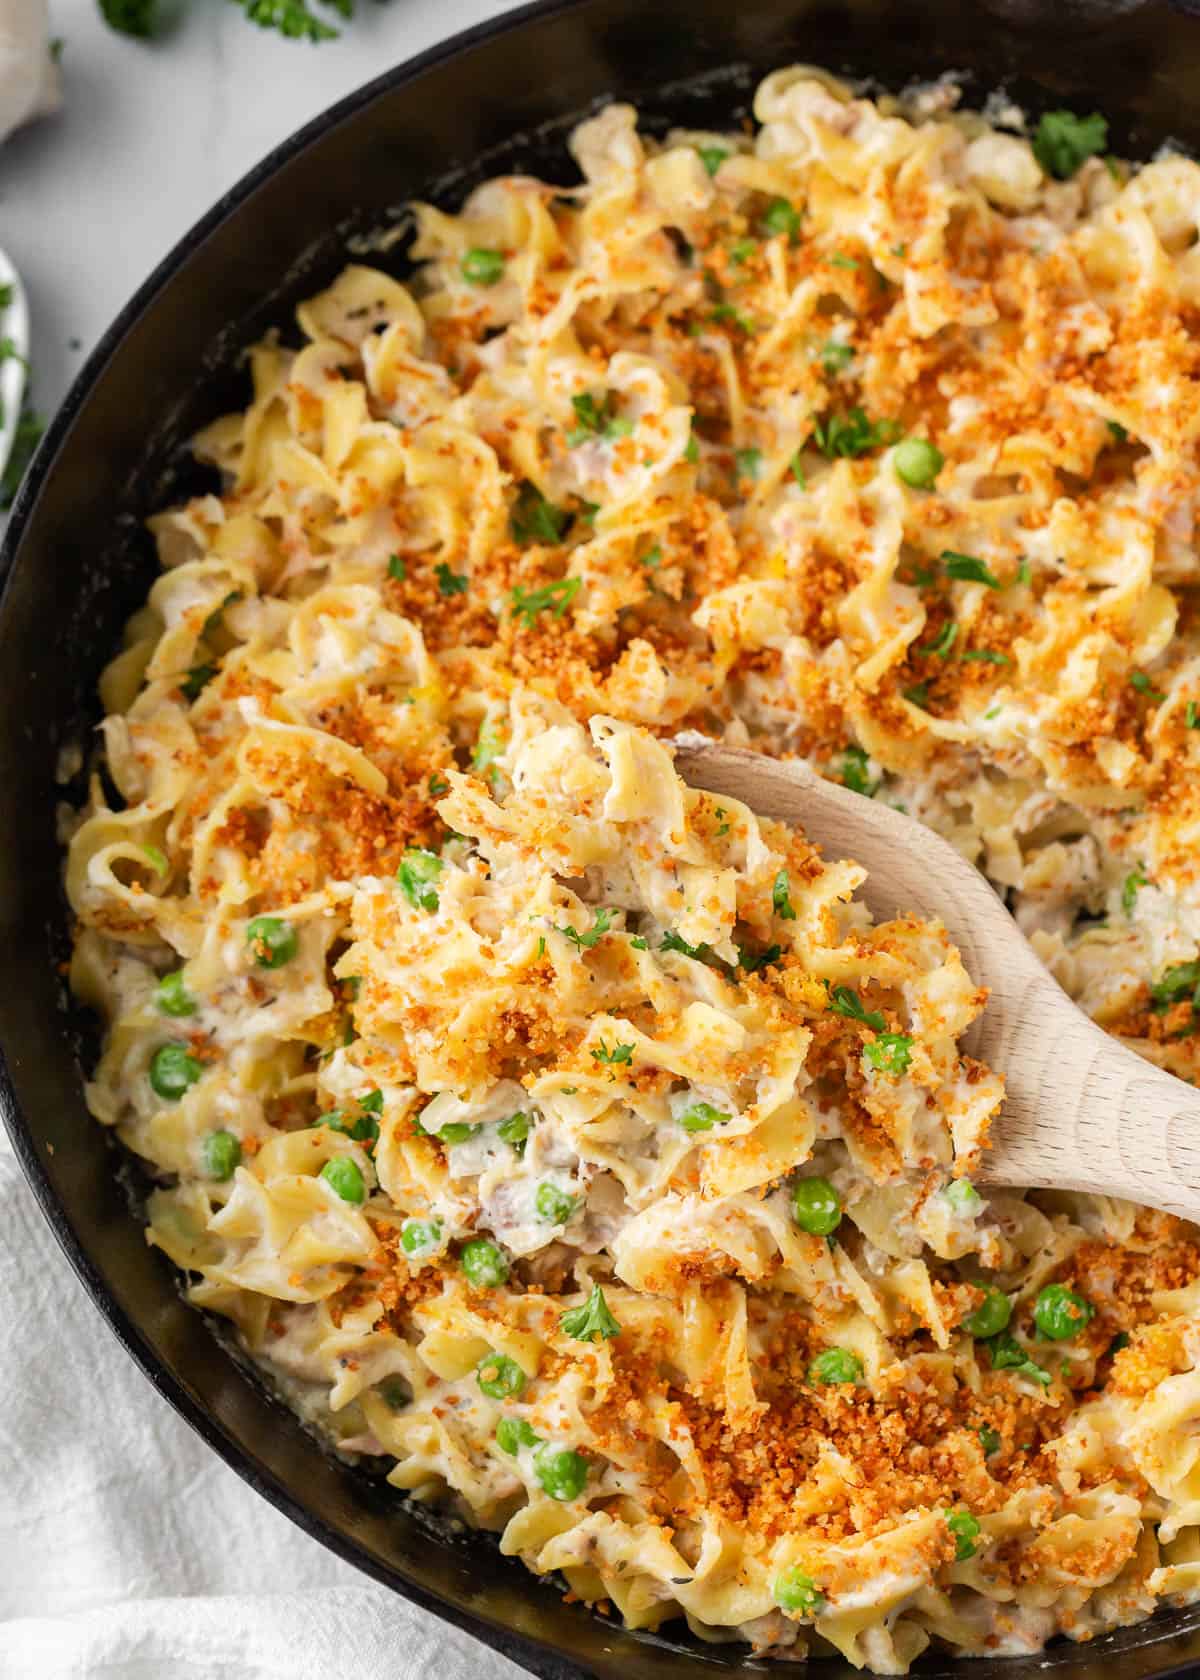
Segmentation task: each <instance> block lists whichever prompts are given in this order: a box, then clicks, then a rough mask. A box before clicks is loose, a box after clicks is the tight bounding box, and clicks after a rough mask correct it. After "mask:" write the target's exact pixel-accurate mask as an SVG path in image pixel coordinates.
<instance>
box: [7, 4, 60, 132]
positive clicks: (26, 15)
mask: <svg viewBox="0 0 1200 1680" xmlns="http://www.w3.org/2000/svg"><path fill="white" fill-rule="evenodd" d="M48 29H49V14H48V11H47V0H0V140H4V139H7V137H8V136H9V135H10V134H11V133H12V131H13V129H14V128H19V127H20V126H21V124H22V123H23V122H28V121H29V119H30V118H31V117H39V116H41V115H42V114H43V113H44V112H47V111H55V110H57V109H58V105H59V99H60V90H59V75H58V66H57V65H56V64H55V63H54V61H53V59H52V58H51V56H50V49H49V45H48V41H47V33H48Z"/></svg>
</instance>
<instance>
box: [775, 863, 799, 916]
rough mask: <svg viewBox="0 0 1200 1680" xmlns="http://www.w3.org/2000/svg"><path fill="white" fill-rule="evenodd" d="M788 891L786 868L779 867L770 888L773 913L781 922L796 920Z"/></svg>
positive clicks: (789, 889)
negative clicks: (773, 883)
mask: <svg viewBox="0 0 1200 1680" xmlns="http://www.w3.org/2000/svg"><path fill="white" fill-rule="evenodd" d="M790 891H791V888H790V884H789V882H788V877H787V870H786V869H781V870H780V871H779V873H778V875H776V877H775V885H774V886H773V887H772V888H771V905H772V908H773V909H774V911H775V914H776V915H777V916H778V917H779V919H780V921H783V922H794V921H795V920H796V910H795V906H794V905H793V904H792V900H791V897H790Z"/></svg>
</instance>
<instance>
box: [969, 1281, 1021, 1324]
mask: <svg viewBox="0 0 1200 1680" xmlns="http://www.w3.org/2000/svg"><path fill="white" fill-rule="evenodd" d="M1011 1317H1012V1302H1011V1301H1010V1300H1009V1298H1008V1296H1007V1295H1006V1294H1005V1293H1004V1291H1003V1289H993V1288H992V1287H991V1286H990V1285H989V1286H988V1288H987V1289H986V1290H985V1291H984V1296H983V1300H982V1301H980V1303H979V1305H978V1306H977V1307H976V1308H975V1311H974V1312H973V1313H971V1314H969V1315H968V1317H966V1318H964V1319H963V1329H964V1330H966V1331H968V1332H969V1333H970V1334H971V1335H972V1336H998V1335H999V1334H1000V1332H1001V1330H1007V1328H1008V1321H1009V1319H1010V1318H1011Z"/></svg>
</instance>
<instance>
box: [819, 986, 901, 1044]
mask: <svg viewBox="0 0 1200 1680" xmlns="http://www.w3.org/2000/svg"><path fill="white" fill-rule="evenodd" d="M829 1008H830V1009H831V1010H832V1011H833V1013H834V1014H835V1015H844V1016H845V1017H846V1019H847V1020H848V1021H861V1022H862V1024H863V1026H864V1027H870V1028H871V1030H872V1032H877V1033H882V1032H884V1031H886V1029H887V1022H886V1021H885V1020H884V1018H883V1016H882V1015H881V1014H880V1013H879V1011H878V1010H875V1009H872V1010H868V1009H866V1008H864V1007H863V1001H862V999H861V998H860V997H859V995H858V993H857V992H856V991H855V990H854V988H853V986H831V987H830V988H829Z"/></svg>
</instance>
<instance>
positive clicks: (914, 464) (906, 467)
mask: <svg viewBox="0 0 1200 1680" xmlns="http://www.w3.org/2000/svg"><path fill="white" fill-rule="evenodd" d="M892 461H893V462H894V464H895V468H896V477H897V478H898V479H900V481H901V482H902V483H904V484H907V485H908V486H909V488H910V489H913V490H932V488H933V482H934V480H935V479H936V478H937V475H938V474H939V473H940V472H941V470H942V468H943V467H944V466H945V464H946V460H945V457H944V455H943V454H942V452H941V450H940V449H938V448H937V447H936V446H935V445H934V444H932V443H929V442H928V441H927V440H926V439H925V438H914V437H910V438H905V439H904V441H903V443H898V444H897V445H896V453H895V454H894V455H893V456H892Z"/></svg>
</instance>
